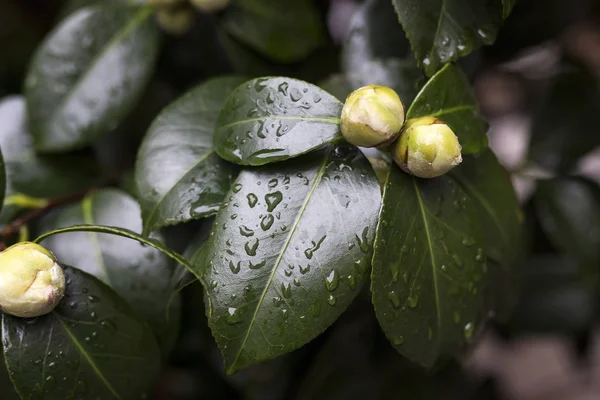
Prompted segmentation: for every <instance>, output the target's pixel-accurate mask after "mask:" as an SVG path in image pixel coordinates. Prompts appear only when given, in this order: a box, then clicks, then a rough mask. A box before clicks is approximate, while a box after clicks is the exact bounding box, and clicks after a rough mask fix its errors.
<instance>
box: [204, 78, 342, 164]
mask: <svg viewBox="0 0 600 400" xmlns="http://www.w3.org/2000/svg"><path fill="white" fill-rule="evenodd" d="M341 112H342V103H340V102H339V101H338V100H337V99H336V98H335V97H333V96H332V95H330V94H329V93H327V92H325V91H323V90H322V89H320V88H318V87H317V86H313V85H311V84H309V83H306V82H303V81H299V80H297V79H291V78H284V77H275V78H258V79H254V80H252V81H250V82H247V83H245V84H243V85H241V86H240V87H238V88H237V89H236V90H234V91H233V93H231V95H230V96H229V98H228V99H227V101H226V102H225V105H224V106H223V109H222V110H221V113H220V114H219V118H218V120H217V129H216V131H215V150H216V151H217V153H218V154H219V155H220V156H221V157H223V158H224V159H226V160H228V161H231V162H234V163H237V164H241V165H263V164H267V163H271V162H276V161H282V160H287V159H289V158H292V157H296V156H299V155H301V154H304V153H307V152H309V151H311V150H314V149H316V148H319V147H321V146H324V145H326V144H328V143H331V142H333V141H334V140H336V139H338V138H341V134H340V129H339V122H340V121H339V117H340V114H341Z"/></svg>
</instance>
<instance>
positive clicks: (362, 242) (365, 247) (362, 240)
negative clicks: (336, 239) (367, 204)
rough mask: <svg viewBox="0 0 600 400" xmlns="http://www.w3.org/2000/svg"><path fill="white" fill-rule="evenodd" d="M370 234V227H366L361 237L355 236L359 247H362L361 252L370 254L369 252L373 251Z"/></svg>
mask: <svg viewBox="0 0 600 400" xmlns="http://www.w3.org/2000/svg"><path fill="white" fill-rule="evenodd" d="M368 234H369V227H368V226H366V227H365V229H363V231H362V234H361V237H358V235H354V236H355V238H356V241H357V242H358V247H360V251H362V252H363V253H368V252H369V251H371V245H370V244H369V238H368Z"/></svg>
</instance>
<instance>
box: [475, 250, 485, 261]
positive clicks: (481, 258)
mask: <svg viewBox="0 0 600 400" xmlns="http://www.w3.org/2000/svg"><path fill="white" fill-rule="evenodd" d="M475 261H477V262H484V261H485V254H484V253H483V249H482V248H481V247H480V248H478V249H477V255H476V256H475Z"/></svg>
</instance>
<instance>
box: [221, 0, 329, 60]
mask: <svg viewBox="0 0 600 400" xmlns="http://www.w3.org/2000/svg"><path fill="white" fill-rule="evenodd" d="M223 26H224V28H225V30H226V31H227V33H229V34H230V35H231V36H233V37H234V38H236V39H237V40H239V41H240V42H242V43H245V44H247V45H248V46H250V47H252V48H253V49H254V50H256V51H258V52H259V53H261V54H263V55H265V56H267V57H269V58H271V59H273V60H275V61H279V62H284V63H287V62H294V61H299V60H302V59H303V58H305V57H306V56H308V55H309V54H310V53H311V52H312V51H313V50H315V49H316V48H317V47H319V46H320V45H321V44H322V42H323V38H324V29H323V28H324V27H323V23H322V22H321V17H320V15H319V11H318V10H317V9H316V7H315V4H314V2H312V1H311V0H294V1H287V2H282V1H281V0H234V1H233V3H232V4H231V6H230V7H229V8H228V9H227V12H226V14H225V17H224V19H223Z"/></svg>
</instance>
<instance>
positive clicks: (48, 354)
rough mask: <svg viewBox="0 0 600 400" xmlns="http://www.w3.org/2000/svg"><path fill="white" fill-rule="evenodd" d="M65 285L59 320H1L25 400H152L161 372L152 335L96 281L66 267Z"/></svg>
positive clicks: (10, 360)
mask: <svg viewBox="0 0 600 400" xmlns="http://www.w3.org/2000/svg"><path fill="white" fill-rule="evenodd" d="M65 277H66V280H67V289H66V293H65V298H64V299H63V300H62V301H61V303H60V304H59V305H58V306H57V307H56V309H55V310H54V311H53V312H52V313H50V314H47V315H44V316H42V317H38V318H32V319H26V318H17V317H12V316H10V315H7V314H3V315H2V343H3V346H4V354H5V357H6V363H7V366H8V369H9V371H10V373H11V377H12V379H13V382H14V383H15V387H16V388H17V391H18V392H19V394H20V395H21V397H22V398H26V399H47V400H53V399H56V400H66V399H112V398H116V399H123V400H125V399H140V398H148V397H149V396H150V394H151V393H152V389H153V386H154V385H155V383H156V378H157V376H158V372H159V367H160V353H159V350H158V346H157V344H156V340H155V339H154V336H153V335H152V331H151V330H150V329H149V328H148V327H147V326H146V325H145V324H144V323H143V322H142V320H141V319H139V317H138V316H137V315H136V314H135V313H134V312H133V311H132V310H131V309H130V308H129V307H128V306H127V304H126V303H125V302H124V301H123V300H122V299H121V298H120V297H119V296H117V295H116V294H115V293H114V292H113V291H112V290H111V289H110V288H109V287H107V286H106V285H104V284H103V283H102V282H100V281H99V280H97V279H96V278H94V277H93V276H91V275H88V274H86V273H84V272H81V271H79V270H76V269H74V268H71V267H66V268H65Z"/></svg>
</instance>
